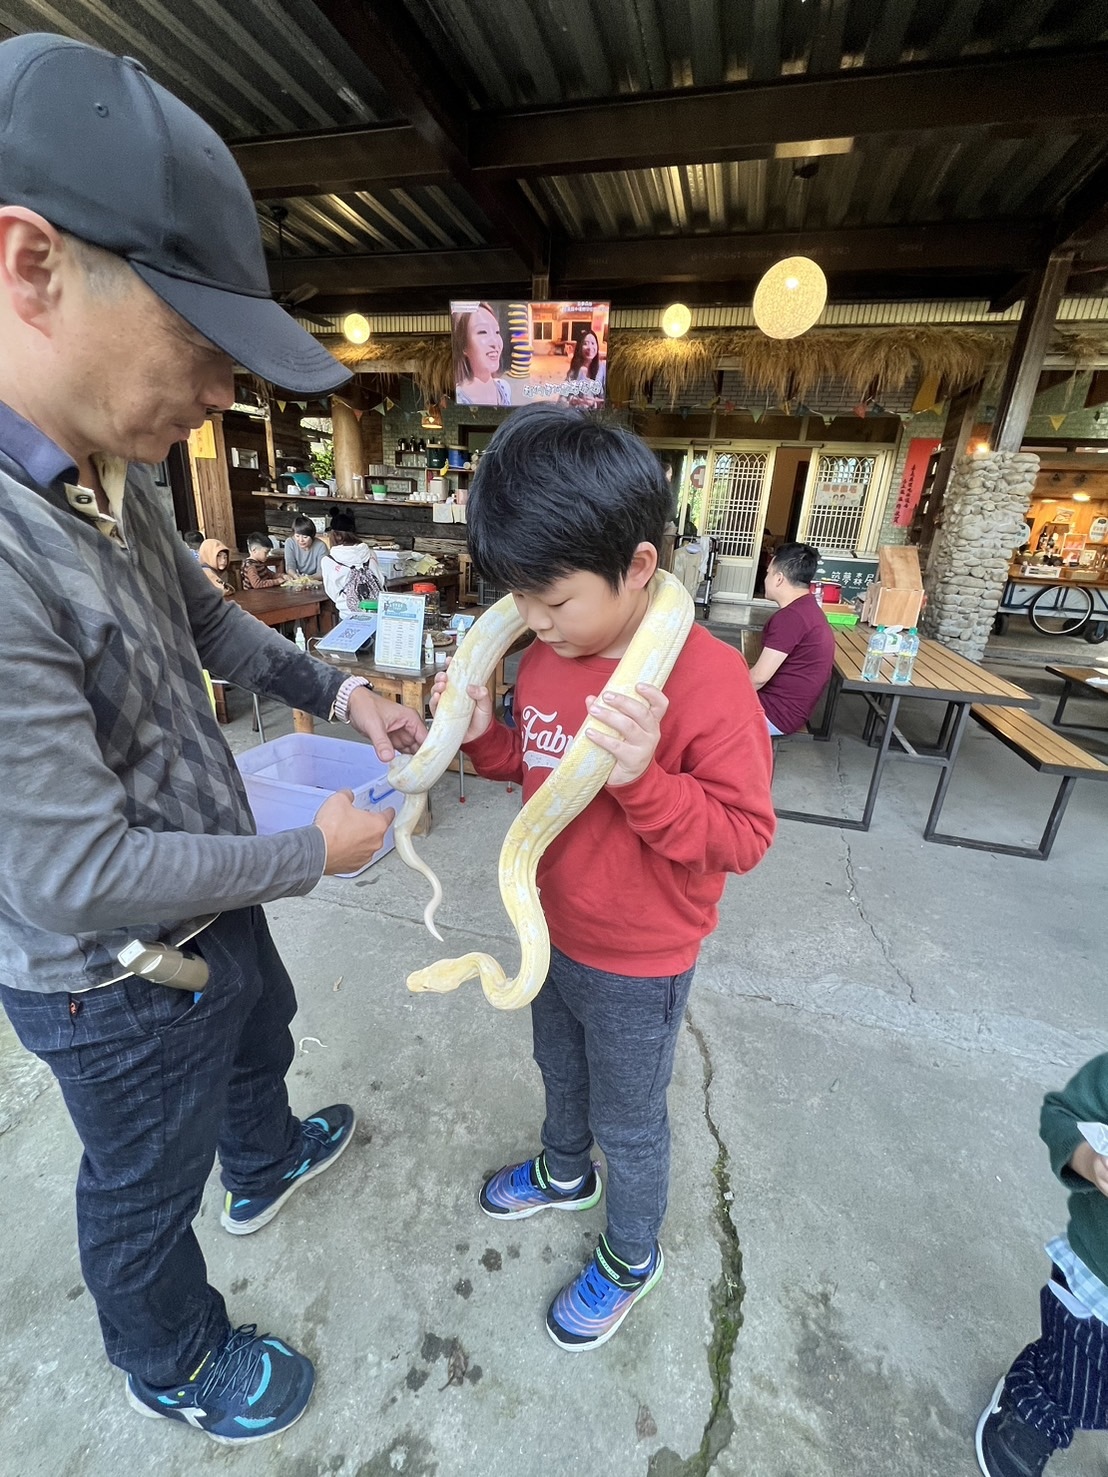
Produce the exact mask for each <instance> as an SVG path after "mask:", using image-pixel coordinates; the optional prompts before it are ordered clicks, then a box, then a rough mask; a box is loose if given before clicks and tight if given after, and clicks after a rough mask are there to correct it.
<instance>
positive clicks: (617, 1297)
mask: <svg viewBox="0 0 1108 1477" xmlns="http://www.w3.org/2000/svg"><path fill="white" fill-rule="evenodd" d="M664 1266H665V1258H664V1257H663V1256H662V1248H661V1247H660V1246H659V1245H658V1243H657V1242H655V1243H654V1254H653V1256H652V1257H651V1258H650V1262H649V1264H648V1265H647V1267H646V1268H645V1270H644V1271H642V1272H633V1271H632V1270H631V1268H630V1267H629V1266H628V1265H627V1263H626V1262H624V1261H620V1259H619V1257H618V1256H616V1255H615V1254H614V1253H613V1251H612V1248H611V1247H610V1246H609V1245H608V1238H607V1237H606V1236H603V1235H602V1236H601V1238H600V1241H599V1243H598V1244H597V1248H596V1251H595V1252H594V1253H593V1258H592V1261H591V1262H590V1263H589V1264H588V1266H587V1267H586V1268H585V1270H584V1271H583V1272H582V1273H581V1274H580V1275H579V1276H577V1277H575V1278H574V1280H573V1281H572V1282H571V1283H569V1285H568V1286H566V1287H563V1288H562V1290H561V1292H560V1293H559V1294H558V1296H557V1297H556V1298H555V1299H554V1301H553V1302H552V1303H551V1304H550V1310H549V1312H548V1313H547V1315H546V1331H547V1332H548V1333H549V1335H550V1337H551V1338H552V1339H553V1340H554V1342H555V1343H556V1344H557V1345H558V1347H559V1348H560V1349H568V1350H570V1352H571V1353H574V1354H579V1353H580V1352H581V1351H582V1350H583V1349H595V1348H597V1347H599V1345H600V1344H605V1343H607V1342H608V1340H609V1339H610V1338H611V1336H612V1334H613V1333H615V1331H616V1329H617V1328H618V1327H619V1325H620V1324H621V1323H622V1322H623V1320H624V1319H625V1318H626V1317H627V1315H628V1313H630V1311H631V1309H632V1308H633V1307H634V1306H635V1304H636V1303H637V1302H638V1300H639V1299H640V1298H642V1297H645V1296H646V1294H647V1293H648V1292H649V1291H650V1289H651V1288H652V1287H653V1286H654V1284H655V1283H656V1282H657V1281H658V1279H659V1278H660V1277H661V1275H662V1269H663V1267H664Z"/></svg>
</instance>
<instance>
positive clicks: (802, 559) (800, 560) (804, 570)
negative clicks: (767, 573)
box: [769, 544, 819, 589]
mask: <svg viewBox="0 0 1108 1477" xmlns="http://www.w3.org/2000/svg"><path fill="white" fill-rule="evenodd" d="M769 563H770V568H771V569H776V570H777V572H778V574H780V575H783V576H784V578H785V579H787V580H788V582H789V584H790V585H802V586H803V587H804V588H805V589H807V587H808V586H809V585H810V584H811V583H812V581H813V580H814V579H815V577H816V569H817V567H818V565H819V550H818V549H816V548H813V547H812V545H811V544H782V545H781V547H780V548H779V549H778V550H777V551H776V552H775V553H774V556H773V558H772V559H771V560H770V561H769Z"/></svg>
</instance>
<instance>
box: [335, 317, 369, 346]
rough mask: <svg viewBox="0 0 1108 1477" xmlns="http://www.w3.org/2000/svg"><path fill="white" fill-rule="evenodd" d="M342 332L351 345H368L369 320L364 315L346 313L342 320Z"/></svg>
mask: <svg viewBox="0 0 1108 1477" xmlns="http://www.w3.org/2000/svg"><path fill="white" fill-rule="evenodd" d="M342 331H343V334H344V335H345V337H346V338H347V339H348V340H349V342H350V343H352V344H364V343H368V341H369V319H368V318H367V317H366V316H365V314H364V313H347V315H346V317H345V318H344V319H343V320H342Z"/></svg>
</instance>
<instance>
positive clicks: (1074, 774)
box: [923, 704, 1108, 862]
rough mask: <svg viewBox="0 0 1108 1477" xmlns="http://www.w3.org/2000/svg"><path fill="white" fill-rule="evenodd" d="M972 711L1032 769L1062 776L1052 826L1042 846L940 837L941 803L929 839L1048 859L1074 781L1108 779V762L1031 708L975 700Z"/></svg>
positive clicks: (932, 819) (926, 834)
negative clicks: (1064, 733) (1038, 716)
mask: <svg viewBox="0 0 1108 1477" xmlns="http://www.w3.org/2000/svg"><path fill="white" fill-rule="evenodd" d="M970 714H971V716H972V717H973V719H974V721H975V722H977V723H979V724H980V725H981V727H982V728H985V729H988V731H989V732H990V733H991V734H995V736H996V737H997V738H998V739H999V740H1000V742H1001V743H1002V744H1004V745H1006V746H1007V747H1008V748H1009V749H1011V750H1012V752H1013V753H1014V754H1018V755H1019V756H1020V758H1021V759H1022V760H1024V761H1025V763H1027V764H1030V765H1031V767H1032V769H1037V770H1038V771H1039V773H1040V774H1057V775H1061V777H1062V780H1061V784H1060V785H1059V786H1058V794H1057V795H1056V796H1055V800H1054V805H1053V806H1052V807H1051V811H1050V817H1049V819H1048V820H1047V823H1046V830H1045V831H1044V832H1043V835H1042V839H1041V841H1040V842H1039V844H1038V846H1006V845H1002V844H1001V843H999V842H992V841H974V840H971V839H970V838H969V837H967V836H946V835H939V834H938V833H937V832H936V831H935V827H936V826H937V825H938V821H939V812H940V811H941V809H942V806H941V805H940V806H939V809H938V810H936V811H935V812H934V814H932V815H931V816H930V817H929V818H928V823H927V827H928V828H927V830H925V831H924V833H923V834H924V838H925V840H927V841H939V842H942V843H943V844H944V845H946V846H966V847H969V848H971V849H972V850H975V851H992V852H997V853H999V854H1000V855H1002V856H1026V857H1030V858H1032V859H1033V860H1034V861H1040V862H1045V861H1046V859H1047V857H1048V856H1049V855H1050V849H1051V847H1052V846H1053V845H1054V838H1055V836H1056V835H1057V834H1058V827H1059V826H1060V825H1061V824H1062V817H1063V816H1064V815H1065V813H1066V806H1067V805H1068V804H1069V798H1070V794H1071V793H1072V791H1073V787H1074V785H1075V784H1076V783H1077V781H1078V780H1079V779H1096V780H1104V779H1108V764H1103V763H1101V761H1100V760H1099V759H1096V758H1094V757H1093V755H1092V754H1088V753H1086V751H1085V750H1084V749H1082V748H1079V747H1078V745H1077V744H1075V743H1071V742H1070V740H1069V739H1068V738H1065V737H1063V735H1062V734H1060V733H1055V732H1054V730H1053V729H1052V728H1048V727H1047V725H1046V724H1045V723H1040V722H1039V720H1038V719H1037V718H1032V716H1031V714H1030V713H1028V712H1027V711H1026V709H1022V708H997V707H992V706H989V705H987V704H975V705H974V706H973V707H972V708H971V709H970Z"/></svg>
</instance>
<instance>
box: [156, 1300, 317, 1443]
mask: <svg viewBox="0 0 1108 1477" xmlns="http://www.w3.org/2000/svg"><path fill="white" fill-rule="evenodd" d="M314 1384H315V1370H314V1369H313V1367H312V1361H311V1360H310V1359H306V1358H305V1357H304V1355H303V1354H298V1353H297V1352H296V1350H295V1349H290V1348H289V1346H288V1344H286V1343H283V1342H282V1341H281V1340H280V1339H279V1338H275V1337H274V1335H273V1334H271V1333H263V1334H260V1335H259V1333H258V1326H257V1324H256V1323H246V1324H244V1325H243V1326H242V1328H236V1329H235V1331H234V1333H232V1334H231V1335H230V1337H229V1338H228V1340H227V1342H226V1343H225V1344H224V1345H223V1347H222V1348H221V1349H218V1350H217V1349H210V1350H209V1351H208V1353H207V1354H205V1355H204V1357H203V1359H202V1360H201V1361H200V1363H199V1365H198V1366H197V1367H196V1369H195V1370H194V1371H193V1372H192V1374H191V1375H189V1377H188V1379H186V1380H183V1381H182V1382H181V1384H180V1385H170V1386H169V1387H168V1388H167V1389H159V1388H158V1387H157V1386H156V1385H148V1384H147V1383H146V1382H145V1381H144V1380H140V1379H139V1378H138V1376H137V1375H133V1374H129V1375H128V1376H127V1399H128V1401H129V1402H130V1403H131V1405H133V1406H134V1408H135V1409H136V1410H137V1411H138V1412H139V1414H140V1415H148V1416H153V1417H154V1418H155V1419H157V1417H159V1416H162V1417H164V1418H165V1419H166V1420H169V1421H182V1422H184V1423H185V1424H186V1425H189V1426H195V1427H196V1429H197V1430H198V1431H203V1432H204V1433H205V1435H207V1436H210V1437H211V1438H212V1440H213V1441H218V1442H220V1444H221V1445H223V1446H238V1445H240V1444H242V1443H245V1442H248V1441H264V1440H265V1439H266V1438H267V1437H269V1436H276V1435H277V1434H278V1432H280V1431H287V1430H288V1428H289V1427H290V1426H291V1425H292V1424H293V1422H294V1421H298V1420H299V1419H300V1417H301V1416H302V1415H303V1414H304V1412H305V1410H307V1408H308V1401H309V1400H310V1399H311V1394H312V1386H313V1385H314Z"/></svg>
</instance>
